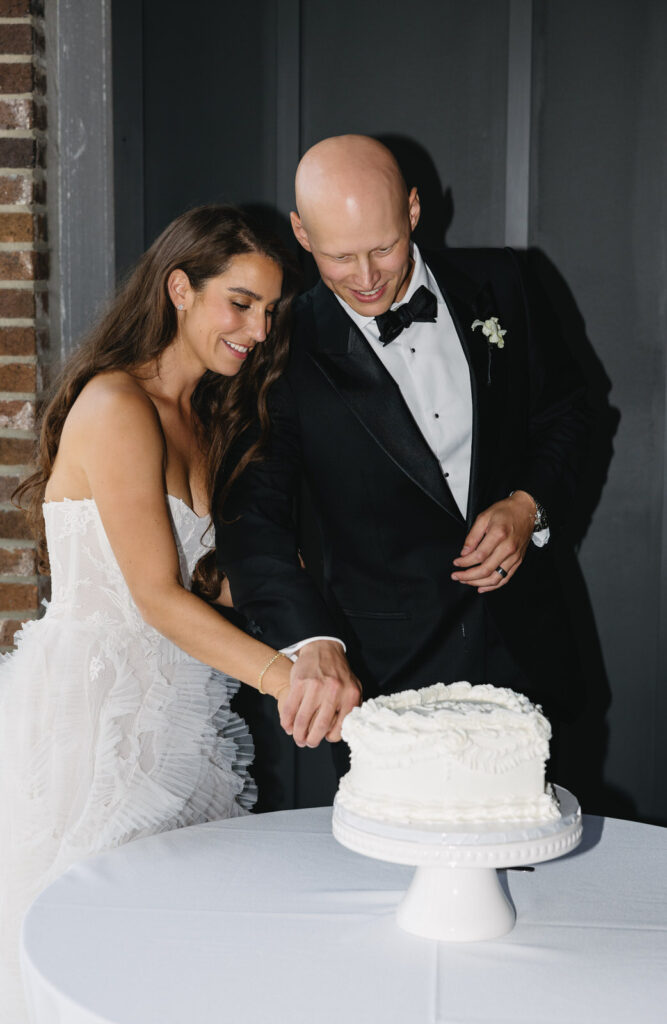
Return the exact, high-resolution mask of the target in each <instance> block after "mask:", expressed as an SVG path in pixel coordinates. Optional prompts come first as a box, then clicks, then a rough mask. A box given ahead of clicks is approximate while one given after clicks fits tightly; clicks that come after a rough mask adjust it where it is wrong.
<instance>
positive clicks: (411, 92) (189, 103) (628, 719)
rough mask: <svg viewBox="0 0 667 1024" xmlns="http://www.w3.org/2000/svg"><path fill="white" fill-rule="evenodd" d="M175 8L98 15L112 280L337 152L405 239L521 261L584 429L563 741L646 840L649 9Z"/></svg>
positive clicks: (307, 795) (660, 376) (665, 539)
mask: <svg viewBox="0 0 667 1024" xmlns="http://www.w3.org/2000/svg"><path fill="white" fill-rule="evenodd" d="M197 8H198V9H197V18H196V19H195V18H193V17H190V16H188V17H184V16H183V11H182V7H181V6H180V5H177V4H176V3H175V2H173V0H167V2H164V0H163V2H159V3H158V2H157V0H144V2H143V3H140V2H137V0H113V20H114V47H115V49H114V68H115V86H114V101H115V104H116V110H115V124H116V181H117V188H116V212H117V216H116V247H117V252H118V265H119V267H121V268H124V267H125V266H127V264H128V262H129V261H130V260H131V259H133V258H135V257H136V255H138V253H139V252H140V251H141V249H142V247H143V246H144V245H145V244H147V243H148V242H150V241H151V240H152V239H153V237H154V236H155V234H156V233H157V232H158V231H159V230H160V229H161V228H162V227H163V226H164V225H165V224H166V223H167V222H168V221H169V220H170V219H171V218H172V217H173V216H174V215H175V214H177V213H178V212H180V211H181V210H182V209H183V208H185V207H186V206H189V205H192V204H193V203H196V202H203V201H207V200H218V199H228V200H231V201H234V202H246V201H251V202H256V203H257V202H259V203H264V204H268V205H269V206H274V207H277V208H278V210H279V212H280V213H281V214H283V215H286V214H287V213H288V211H289V208H290V205H291V189H290V181H291V176H292V173H293V170H294V166H295V164H296V161H297V159H298V155H299V152H300V151H303V149H304V148H306V147H307V146H308V145H310V144H311V143H312V142H314V141H316V140H317V139H319V138H321V137H323V136H325V135H330V134H335V133H339V132H345V131H361V132H367V133H370V134H373V135H380V136H383V137H385V138H389V140H390V141H391V144H392V146H393V147H394V149H395V150H396V151H397V152H398V154H399V156H400V158H401V160H402V162H403V164H404V166H405V167H406V168H407V173H408V176H409V177H411V178H412V180H413V181H414V182H415V183H416V184H418V185H419V186H420V190H421V192H422V199H423V202H424V208H425V209H424V218H425V227H424V228H423V232H424V234H423V237H424V238H425V240H427V241H430V242H434V241H440V240H442V239H443V238H445V239H446V241H447V243H448V244H449V245H457V246H460V245H462V246H468V245H502V244H504V243H505V242H506V241H508V240H510V241H512V242H513V243H514V244H520V242H521V240H522V239H525V243H526V245H527V246H528V248H529V250H530V253H529V254H530V257H531V260H532V262H533V264H534V268H535V270H536V272H537V273H538V275H539V276H540V278H541V280H542V283H543V285H544V288H545V292H546V294H547V296H548V297H549V298H550V300H551V301H552V303H553V304H554V307H555V310H556V312H555V315H556V317H557V318H558V319H559V320H560V322H561V325H562V327H563V331H564V343H566V344H569V345H570V346H571V347H572V348H573V350H574V352H575V355H576V357H577V358H578V359H579V361H580V362H581V364H582V366H583V367H584V370H585V372H586V373H587V375H588V377H589V379H590V381H591V383H592V386H593V394H594V397H595V401H596V404H597V407H598V410H599V420H598V429H597V434H596V438H595V445H594V451H593V454H592V458H591V462H590V466H589V471H588V474H587V481H586V487H585V494H584V501H583V503H582V508H581V511H580V515H579V521H578V525H577V529H576V530H575V533H574V540H575V541H576V543H577V545H578V546H579V555H580V562H579V567H578V566H577V564H576V562H573V561H571V560H569V559H567V558H565V557H564V559H563V570H562V571H563V575H564V577H565V579H566V580H567V581H568V585H569V586H570V593H571V601H572V607H573V611H574V612H575V613H576V617H577V621H578V623H579V631H580V635H581V639H582V644H583V651H584V656H585V659H586V664H587V669H588V675H589V680H590V688H589V689H590V694H589V704H588V710H587V711H586V712H585V714H584V715H583V716H582V719H581V721H580V723H579V724H578V725H576V726H574V727H573V728H572V729H571V730H570V731H569V733H568V736H567V738H566V739H567V742H568V744H569V745H570V746H571V748H572V750H573V751H574V752H575V754H576V755H577V756H578V758H579V760H580V761H582V762H586V759H587V757H589V748H590V747H591V745H592V747H593V753H592V755H591V758H592V760H599V762H600V765H601V767H602V772H603V779H602V780H601V781H600V780H595V781H594V782H592V783H591V785H590V787H589V789H588V791H587V792H585V793H584V794H582V795H583V798H584V806H585V807H586V809H589V810H596V811H601V812H607V813H615V814H626V815H628V816H633V815H637V816H639V817H642V818H651V817H653V818H662V819H663V820H667V802H666V801H667V797H666V796H665V792H664V786H660V785H659V783H660V781H661V780H662V779H664V778H665V776H666V774H667V771H666V769H667V755H666V753H665V751H667V697H666V696H665V694H666V693H667V687H666V686H665V683H666V682H667V678H666V677H667V624H666V621H665V613H666V612H667V525H666V522H665V517H666V514H667V506H666V501H665V494H666V484H665V460H666V436H665V415H664V409H665V360H664V354H663V353H664V338H665V328H666V327H667V324H666V322H665V321H666V318H667V308H666V305H667V304H666V302H665V288H664V279H665V269H666V265H667V237H666V236H667V211H666V209H665V195H664V184H663V183H664V181H665V170H666V167H665V164H666V153H665V147H666V145H667V143H666V141H665V140H666V139H667V131H666V129H667V124H666V120H667V98H666V97H665V90H664V86H663V83H662V66H661V56H662V51H663V50H664V40H665V38H667V36H666V29H667V15H666V12H665V8H664V5H663V4H662V3H661V2H659V0H653V2H651V0H635V2H634V3H633V4H632V5H630V4H628V3H626V2H624V0H587V3H585V4H581V3H580V2H577V0H563V2H560V3H558V4H549V3H536V4H531V3H530V2H529V0H504V2H500V0H473V2H470V0H413V2H412V3H411V4H409V5H406V4H403V3H398V2H391V3H389V2H387V0H366V2H364V3H362V4H359V3H354V2H352V0H338V2H337V3H336V4H332V3H330V0H303V2H302V3H299V2H298V0H262V2H259V0H258V2H253V3H249V4H245V5H243V6H242V7H239V6H238V5H237V4H231V3H227V2H214V0H207V2H205V3H201V4H199V5H197ZM132 26H134V28H133V29H132ZM522 112H523V113H522ZM524 115H526V116H524ZM528 115H529V116H528ZM508 140H509V145H508ZM528 161H530V163H528ZM528 184H529V192H528ZM522 208H525V210H526V211H527V216H526V218H525V223H524V224H523V225H522V224H520V223H519V225H518V228H517V222H516V216H515V214H514V213H513V212H512V210H516V209H519V210H520V209H522ZM513 217H514V222H513V221H512V218H513ZM519 220H521V218H520V217H519ZM278 223H280V221H278ZM425 682H428V680H425ZM600 723H602V725H600ZM276 756H278V757H282V758H283V761H284V763H285V764H286V763H288V762H289V765H290V769H289V770H290V771H291V772H292V783H293V786H294V790H295V792H296V794H297V800H298V801H299V802H301V803H308V802H319V801H321V800H323V799H324V798H325V797H326V795H327V794H329V793H330V792H331V789H332V785H333V782H332V777H331V775H330V773H329V771H328V767H327V766H326V762H325V760H324V758H323V757H322V754H321V752H315V753H314V754H313V753H312V752H307V753H306V754H304V755H303V757H302V756H301V755H300V756H299V758H298V759H296V760H294V759H293V758H292V754H291V751H290V749H289V747H285V748H284V749H283V750H282V751H281V752H279V753H277V755H276ZM288 802H289V801H288Z"/></svg>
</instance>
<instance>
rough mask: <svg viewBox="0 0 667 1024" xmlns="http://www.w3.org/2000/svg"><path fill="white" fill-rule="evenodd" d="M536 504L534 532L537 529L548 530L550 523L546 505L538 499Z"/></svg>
mask: <svg viewBox="0 0 667 1024" xmlns="http://www.w3.org/2000/svg"><path fill="white" fill-rule="evenodd" d="M535 506H536V507H535V526H534V528H533V532H534V531H535V530H546V528H547V526H548V523H547V514H546V512H545V510H544V507H543V506H542V505H540V504H539V502H537V501H536V502H535Z"/></svg>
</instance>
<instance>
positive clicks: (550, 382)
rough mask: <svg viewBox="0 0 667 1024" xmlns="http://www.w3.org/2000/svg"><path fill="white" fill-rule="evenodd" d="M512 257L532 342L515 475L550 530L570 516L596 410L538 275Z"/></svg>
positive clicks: (514, 484) (517, 485)
mask: <svg viewBox="0 0 667 1024" xmlns="http://www.w3.org/2000/svg"><path fill="white" fill-rule="evenodd" d="M506 252H507V253H509V255H510V256H511V257H512V259H513V261H514V264H515V267H516V274H517V278H518V281H519V282H520V287H521V290H522V294H523V303H524V307H525V315H526V321H527V328H528V337H529V338H530V345H529V363H530V366H529V381H530V384H529V410H528V431H527V434H528V436H527V448H526V453H525V457H524V458H523V459H522V461H521V465H520V466H519V468H518V472H517V474H516V476H515V477H514V479H513V481H512V488H513V489H514V490H524V491H527V492H528V493H529V494H531V495H532V496H533V497H534V498H535V499H536V500H537V501H539V502H540V503H541V504H542V505H543V506H544V507H545V509H546V511H547V515H548V518H549V524H550V527H551V528H552V531H553V530H554V529H555V530H556V531H557V532H558V531H559V530H560V529H562V527H564V526H565V524H566V523H567V522H568V521H569V520H570V518H571V516H572V511H573V508H574V505H575V498H576V492H577V488H578V484H579V481H580V478H581V475H582V472H583V469H584V466H585V462H586V457H587V453H588V442H589V437H590V433H591V427H592V420H593V413H592V409H591V406H590V404H589V400H588V396H587V389H586V386H585V382H584V380H583V377H582V375H581V373H580V371H579V369H578V366H577V364H576V363H575V361H574V359H573V357H572V354H571V352H570V351H569V348H568V345H567V344H566V343H565V341H564V339H563V337H562V335H561V333H560V329H559V326H558V318H557V315H556V312H555V311H554V310H553V307H551V306H550V303H549V301H548V299H547V296H546V294H545V292H544V291H543V289H542V287H541V285H540V283H539V281H538V279H537V276H536V275H535V273H534V272H532V271H531V268H530V265H529V264H528V262H527V261H526V260H525V259H524V260H523V261H520V260H519V258H518V256H517V254H516V253H514V252H512V251H511V250H506Z"/></svg>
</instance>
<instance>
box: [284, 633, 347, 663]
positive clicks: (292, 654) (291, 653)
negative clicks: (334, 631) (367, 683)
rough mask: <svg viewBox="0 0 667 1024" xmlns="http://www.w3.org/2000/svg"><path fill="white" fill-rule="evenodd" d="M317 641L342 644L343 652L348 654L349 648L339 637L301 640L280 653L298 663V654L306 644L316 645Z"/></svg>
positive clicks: (315, 637) (314, 637)
mask: <svg viewBox="0 0 667 1024" xmlns="http://www.w3.org/2000/svg"><path fill="white" fill-rule="evenodd" d="M316 640H333V641H334V643H337V644H340V645H341V647H342V648H343V650H344V651H345V652H347V647H346V646H345V644H344V643H343V641H342V640H341V639H339V637H337V636H309V637H308V639H307V640H299V642H298V643H296V644H290V646H289V647H281V648H280V653H281V654H286V655H287V657H288V658H291V659H292V661H296V656H297V653H298V652H299V651H300V650H301V648H302V647H305V646H306V644H312V643H314V642H315V641H316Z"/></svg>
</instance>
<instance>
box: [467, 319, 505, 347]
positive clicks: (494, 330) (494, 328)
mask: <svg viewBox="0 0 667 1024" xmlns="http://www.w3.org/2000/svg"><path fill="white" fill-rule="evenodd" d="M476 327H481V328H482V334H483V335H484V336H485V337H486V338H488V339H489V344H490V345H497V346H498V348H504V347H505V335H506V334H507V331H504V330H503V329H502V327H501V326H500V321H499V320H498V317H497V316H490V317H489V319H488V320H474V321H473V324H472V329H473V331H474V330H475V328H476Z"/></svg>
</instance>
